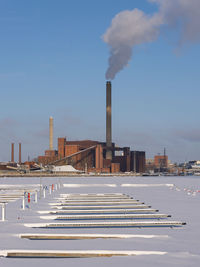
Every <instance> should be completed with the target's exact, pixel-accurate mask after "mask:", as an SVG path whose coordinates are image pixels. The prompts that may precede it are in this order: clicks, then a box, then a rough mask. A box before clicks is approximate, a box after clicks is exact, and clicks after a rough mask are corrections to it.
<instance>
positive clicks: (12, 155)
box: [11, 143, 14, 162]
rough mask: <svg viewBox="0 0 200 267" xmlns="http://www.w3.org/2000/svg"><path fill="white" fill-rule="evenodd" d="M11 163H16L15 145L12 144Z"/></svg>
mask: <svg viewBox="0 0 200 267" xmlns="http://www.w3.org/2000/svg"><path fill="white" fill-rule="evenodd" d="M11 162H14V143H12V144H11Z"/></svg>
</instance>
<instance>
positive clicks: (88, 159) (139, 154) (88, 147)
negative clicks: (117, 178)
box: [38, 81, 145, 173]
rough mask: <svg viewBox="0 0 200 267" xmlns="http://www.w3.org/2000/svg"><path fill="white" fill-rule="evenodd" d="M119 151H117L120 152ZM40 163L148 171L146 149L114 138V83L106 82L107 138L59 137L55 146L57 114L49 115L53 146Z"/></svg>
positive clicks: (98, 169)
mask: <svg viewBox="0 0 200 267" xmlns="http://www.w3.org/2000/svg"><path fill="white" fill-rule="evenodd" d="M116 152H117V153H116ZM38 163H39V164H41V165H43V166H47V165H49V166H50V165H57V166H62V165H72V166H73V167H74V168H75V169H77V170H80V171H88V172H95V173H97V172H98V173H117V172H130V171H132V172H135V173H136V172H137V173H143V172H145V152H143V151H130V148H129V147H116V146H115V143H113V142H112V84H111V82H110V81H107V82H106V142H99V141H94V140H81V141H68V140H67V139H66V138H63V137H60V138H58V148H57V150H53V118H52V117H50V118H49V150H46V151H45V155H44V156H39V157H38Z"/></svg>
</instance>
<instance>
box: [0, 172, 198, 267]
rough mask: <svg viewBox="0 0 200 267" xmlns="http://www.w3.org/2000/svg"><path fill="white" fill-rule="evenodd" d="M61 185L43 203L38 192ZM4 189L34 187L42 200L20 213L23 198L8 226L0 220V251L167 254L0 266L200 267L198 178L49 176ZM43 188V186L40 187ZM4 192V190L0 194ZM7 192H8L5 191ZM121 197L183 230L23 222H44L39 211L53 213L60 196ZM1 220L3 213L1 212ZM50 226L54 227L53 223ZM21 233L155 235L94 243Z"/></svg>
mask: <svg viewBox="0 0 200 267" xmlns="http://www.w3.org/2000/svg"><path fill="white" fill-rule="evenodd" d="M56 183H57V184H58V183H61V184H62V185H65V187H63V186H62V187H61V189H59V190H57V191H54V192H53V193H52V194H49V192H48V190H47V191H46V198H45V199H44V198H43V190H41V191H40V188H43V187H44V186H47V188H49V186H50V185H52V184H56ZM2 185H8V187H9V185H20V187H24V185H27V186H29V185H32V186H33V187H35V188H37V189H38V201H37V203H36V202H35V196H34V195H32V196H31V202H30V203H28V201H27V199H26V203H25V206H26V207H25V210H22V199H19V200H16V201H14V202H9V203H8V204H7V205H6V221H0V250H1V251H2V250H11V249H12V250H17V249H28V250H112V251H119V250H121V251H132V250H134V251H160V252H166V254H164V255H145V256H144V255H142V256H123V257H122V256H116V257H109V258H107V257H102V258H59V259H56V258H53V259H52V258H51V259H48V258H42V259H39V258H31V259H30V258H6V257H1V258H0V266H3V267H4V266H5V267H7V266H22V267H23V266H29V267H32V266H37V265H38V266H43V264H44V265H46V266H47V265H48V266H49V267H51V266H56V267H59V266H82V267H83V266H85V267H86V266H87V267H90V266H91V267H94V266H95V267H100V266H101V267H102V265H104V266H115V267H117V266H127V267H128V266H137V267H138V266H148V267H149V266H155V265H158V266H167V267H168V266H182V267H190V266H199V265H200V177H195V176H189V177H186V176H185V177H124V176H123V177H118V176H117V177H71V178H70V177H67V178H66V177H65V178H58V177H55V178H53V177H51V178H30V177H27V178H26V177H23V178H1V179H0V187H1V188H2ZM40 185H41V187H40ZM2 192H6V191H5V190H4V191H3V190H1V192H0V193H2ZM7 192H8V191H7ZM73 193H77V194H80V193H87V194H88V193H94V194H96V193H103V194H105V193H123V194H127V195H129V196H130V197H133V198H135V199H138V200H140V201H141V202H145V204H147V205H150V206H151V207H152V208H155V209H158V210H159V213H164V214H169V215H171V216H172V217H171V218H168V220H173V221H181V222H186V225H183V226H182V227H173V228H170V227H151V228H123V227H122V228H86V229H82V228H70V229H68V228H63V229H61V228H59V229H45V228H28V227H26V226H24V224H25V223H44V222H45V223H46V220H45V221H44V220H43V219H41V218H40V216H41V215H40V214H39V213H38V211H48V210H50V209H51V207H50V205H49V203H54V202H55V201H57V200H56V199H57V198H58V197H59V196H60V194H73ZM0 216H1V213H0ZM0 218H1V217H0ZM49 222H52V221H51V220H49ZM22 233H34V234H35V233H45V234H131V235H145V236H149V235H153V236H156V238H155V237H152V238H141V237H136V238H129V239H93V240H29V239H21V238H19V234H22ZM162 236H165V237H162Z"/></svg>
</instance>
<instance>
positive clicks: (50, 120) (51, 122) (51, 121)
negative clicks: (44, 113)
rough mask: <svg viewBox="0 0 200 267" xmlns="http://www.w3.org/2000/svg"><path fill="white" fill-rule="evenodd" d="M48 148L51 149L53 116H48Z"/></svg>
mask: <svg viewBox="0 0 200 267" xmlns="http://www.w3.org/2000/svg"><path fill="white" fill-rule="evenodd" d="M49 150H53V118H52V117H50V118H49Z"/></svg>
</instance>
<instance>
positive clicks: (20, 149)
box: [19, 143, 22, 164]
mask: <svg viewBox="0 0 200 267" xmlns="http://www.w3.org/2000/svg"><path fill="white" fill-rule="evenodd" d="M21 163H22V145H21V143H19V164H21Z"/></svg>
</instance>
